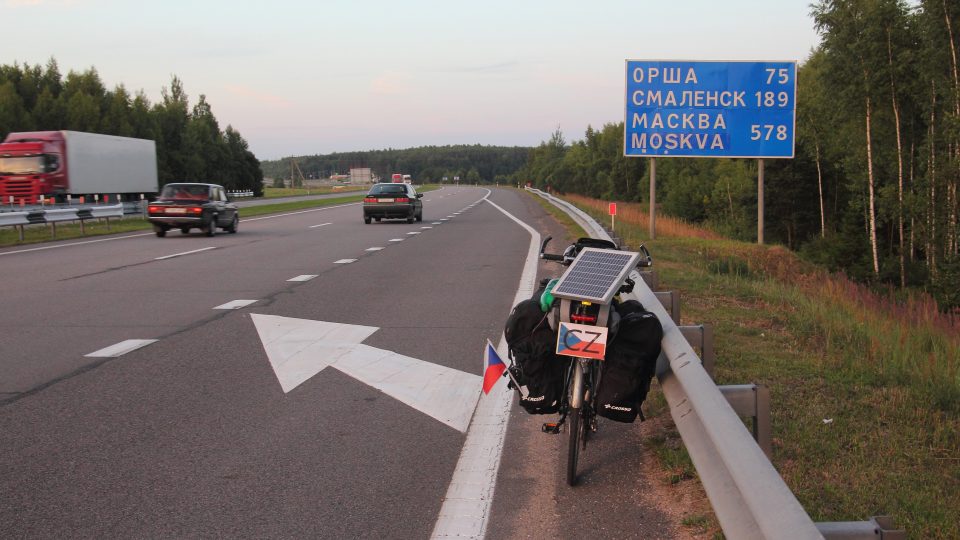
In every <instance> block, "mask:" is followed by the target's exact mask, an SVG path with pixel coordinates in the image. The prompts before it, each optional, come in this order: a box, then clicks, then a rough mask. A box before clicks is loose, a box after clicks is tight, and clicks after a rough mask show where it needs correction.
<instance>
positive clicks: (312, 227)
mask: <svg viewBox="0 0 960 540" xmlns="http://www.w3.org/2000/svg"><path fill="white" fill-rule="evenodd" d="M327 225H333V223H321V224H319V225H311V226H310V228H311V229H316V228H317V227H325V226H327Z"/></svg>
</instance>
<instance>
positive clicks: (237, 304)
mask: <svg viewBox="0 0 960 540" xmlns="http://www.w3.org/2000/svg"><path fill="white" fill-rule="evenodd" d="M253 303H256V300H233V301H230V302H227V303H226V304H221V305H219V306H217V307H215V308H213V309H240V308H242V307H246V306H249V305H250V304H253Z"/></svg>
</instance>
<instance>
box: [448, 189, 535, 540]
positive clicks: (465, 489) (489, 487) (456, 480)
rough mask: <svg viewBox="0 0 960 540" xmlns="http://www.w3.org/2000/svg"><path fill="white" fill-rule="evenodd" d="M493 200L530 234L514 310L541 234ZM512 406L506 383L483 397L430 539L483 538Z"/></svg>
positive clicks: (530, 280) (527, 291)
mask: <svg viewBox="0 0 960 540" xmlns="http://www.w3.org/2000/svg"><path fill="white" fill-rule="evenodd" d="M489 196H490V191H489V190H487V195H486V197H484V198H483V200H485V201H486V202H488V203H490V204H491V205H493V207H494V208H496V209H497V210H499V211H501V212H503V213H504V214H505V215H506V216H507V217H509V218H510V219H512V220H513V221H515V222H517V223H518V224H520V226H521V227H523V228H524V229H525V230H526V231H527V232H528V233H530V246H529V248H528V249H527V260H526V262H525V263H524V265H523V273H522V274H521V276H520V284H519V286H518V287H517V294H516V296H514V298H513V305H516V304H518V303H520V301H521V300H523V299H525V298H530V296H531V295H532V294H533V291H534V287H535V286H536V281H537V261H538V260H539V252H538V250H539V247H540V233H538V232H537V231H535V230H534V229H533V228H531V227H530V226H529V225H527V224H526V223H524V222H522V221H520V219H518V218H517V217H516V216H513V215H512V214H510V213H509V212H507V211H506V210H504V209H503V208H501V207H500V206H497V205H496V204H495V203H493V202H491V201H490V200H489V199H488V198H487V197H489ZM497 353H498V354H499V355H500V357H501V358H507V342H506V339H505V338H504V337H503V334H501V335H500V343H499V345H498V346H497ZM512 404H513V391H512V390H508V389H507V387H506V384H503V383H501V384H500V385H499V386H495V387H494V390H493V391H492V392H491V393H490V394H488V395H481V396H480V403H479V404H478V405H477V410H476V411H475V412H474V414H473V419H472V420H471V422H470V429H469V430H468V431H467V440H466V442H465V443H464V445H463V449H462V450H461V452H460V459H459V461H457V468H456V469H455V470H454V473H453V479H452V480H451V481H450V486H449V487H448V488H447V494H446V496H445V497H444V500H443V506H442V507H441V508H440V515H439V516H438V517H437V522H436V524H435V525H434V527H433V534H431V536H430V537H431V538H453V537H461V538H462V537H469V538H483V537H484V535H485V533H486V530H487V522H488V521H489V520H490V508H491V506H492V505H493V495H494V488H495V487H496V483H497V471H498V470H499V468H500V456H501V454H502V453H503V440H504V437H506V434H507V421H508V420H509V418H510V407H511V405H512Z"/></svg>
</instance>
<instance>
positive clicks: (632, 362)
mask: <svg viewBox="0 0 960 540" xmlns="http://www.w3.org/2000/svg"><path fill="white" fill-rule="evenodd" d="M616 309H617V313H619V314H620V324H619V328H618V329H617V334H616V337H614V339H613V341H612V342H611V343H610V345H608V346H607V354H606V357H605V359H604V361H603V367H602V369H603V371H602V373H601V376H600V386H599V388H598V389H597V414H599V415H600V416H603V417H605V418H609V419H611V420H615V421H617V422H628V423H629V422H633V421H634V420H635V419H636V418H637V415H638V414H639V415H640V419H641V420H643V414H642V413H641V411H640V405H641V404H642V403H643V400H644V399H646V397H647V392H649V391H650V381H651V379H653V375H654V373H655V372H656V367H657V358H658V357H659V356H660V341H661V340H662V339H663V326H662V325H661V324H660V320H659V319H657V316H656V315H654V314H653V313H651V312H649V311H647V310H645V309H644V308H643V305H641V304H640V302H637V301H636V300H628V301H626V302H621V303H620V304H618V305H617V306H616Z"/></svg>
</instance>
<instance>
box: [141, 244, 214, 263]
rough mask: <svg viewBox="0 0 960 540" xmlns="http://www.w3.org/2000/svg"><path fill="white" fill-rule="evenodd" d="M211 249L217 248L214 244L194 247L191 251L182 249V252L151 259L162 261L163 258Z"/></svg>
mask: <svg viewBox="0 0 960 540" xmlns="http://www.w3.org/2000/svg"><path fill="white" fill-rule="evenodd" d="M211 249H217V248H216V246H210V247H205V248H200V249H195V250H193V251H184V252H183V253H174V254H173V255H164V256H163V257H154V258H153V260H155V261H162V260H164V259H172V258H174V257H179V256H181V255H190V254H191V253H200V252H201V251H207V250H211Z"/></svg>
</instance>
